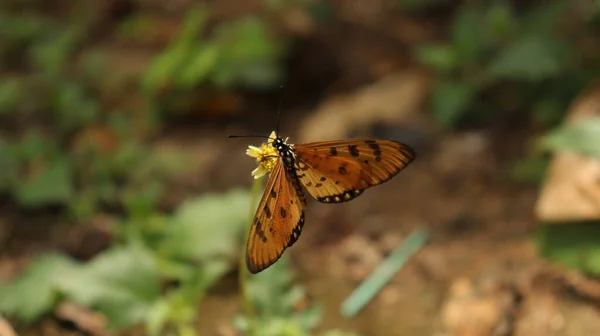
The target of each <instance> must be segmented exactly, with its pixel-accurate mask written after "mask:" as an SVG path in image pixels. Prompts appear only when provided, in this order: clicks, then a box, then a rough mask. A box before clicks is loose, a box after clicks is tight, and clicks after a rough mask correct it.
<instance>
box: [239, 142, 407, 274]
mask: <svg viewBox="0 0 600 336" xmlns="http://www.w3.org/2000/svg"><path fill="white" fill-rule="evenodd" d="M268 139H269V140H268V143H267V145H264V144H263V145H262V147H261V148H258V147H254V146H250V149H249V150H248V151H247V154H248V155H250V156H252V157H255V158H256V159H257V162H258V164H259V166H258V168H257V169H255V171H254V172H253V175H255V178H257V177H260V176H262V175H266V174H267V173H269V172H270V174H271V175H270V177H269V180H268V181H267V185H266V187H265V191H264V194H263V196H262V198H261V200H260V203H259V205H258V209H257V211H256V215H255V216H254V219H253V221H252V225H251V227H250V234H249V236H248V241H247V247H246V265H247V267H248V270H249V271H250V272H251V273H253V274H256V273H258V272H261V271H263V270H264V269H266V268H267V267H269V266H271V265H272V264H274V263H275V262H276V261H277V260H278V259H279V258H280V257H281V255H282V254H283V252H284V251H285V249H287V248H288V247H290V246H292V245H293V244H294V243H295V242H296V241H297V240H298V238H299V237H300V234H301V233H302V227H303V226H304V209H305V207H306V205H307V197H306V193H305V191H308V193H309V194H310V195H311V196H312V197H313V198H315V199H316V200H317V201H319V202H322V203H343V202H348V201H350V200H352V199H354V198H356V197H358V196H360V195H361V194H362V193H363V192H364V191H365V189H367V188H370V187H372V186H375V185H378V184H381V183H383V182H386V181H388V180H389V179H391V178H392V177H394V176H395V175H396V174H398V173H399V172H400V171H401V170H402V169H404V168H405V167H406V166H407V165H408V164H410V163H411V162H412V161H413V160H414V159H415V157H416V154H415V151H414V150H413V149H412V148H411V147H410V146H408V145H405V144H403V143H400V142H396V141H392V140H381V139H369V138H363V139H349V140H334V141H319V142H311V143H304V144H295V145H293V144H288V143H287V139H285V140H284V139H283V138H281V137H279V136H278V135H277V134H276V132H272V133H271V135H270V136H269V137H268Z"/></svg>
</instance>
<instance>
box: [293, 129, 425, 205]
mask: <svg viewBox="0 0 600 336" xmlns="http://www.w3.org/2000/svg"><path fill="white" fill-rule="evenodd" d="M294 152H295V154H296V169H297V174H298V178H299V180H300V182H301V183H302V184H303V185H304V187H305V188H306V189H307V190H308V192H309V193H310V194H311V195H312V196H313V197H314V198H315V199H317V200H318V201H320V202H323V203H341V202H347V201H349V200H352V199H354V198H355V197H357V196H359V195H360V194H362V192H363V191H364V190H365V189H367V188H369V187H372V186H375V185H378V184H381V183H383V182H385V181H387V180H389V179H391V178H392V177H394V176H395V175H396V174H398V173H399V172H400V171H401V170H402V169H403V168H404V167H406V166H407V165H408V164H409V163H410V162H412V161H413V160H414V159H415V156H416V155H415V152H414V150H413V149H412V148H410V147H409V146H407V145H404V144H402V143H399V142H396V141H391V140H376V139H350V140H339V141H321V142H313V143H307V144H297V145H294Z"/></svg>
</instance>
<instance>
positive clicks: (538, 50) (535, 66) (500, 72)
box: [488, 35, 569, 81]
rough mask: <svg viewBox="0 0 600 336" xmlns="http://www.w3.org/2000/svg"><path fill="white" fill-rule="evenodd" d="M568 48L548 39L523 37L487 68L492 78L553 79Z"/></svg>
mask: <svg viewBox="0 0 600 336" xmlns="http://www.w3.org/2000/svg"><path fill="white" fill-rule="evenodd" d="M568 48H569V47H568V46H567V45H566V44H565V43H564V42H563V41H561V40H559V39H557V38H554V37H550V36H537V35H536V36H526V37H523V38H521V39H519V40H517V41H515V42H514V43H513V44H512V45H510V46H508V47H507V48H506V49H505V50H504V51H503V52H502V53H501V54H500V55H498V57H496V58H495V59H494V60H493V61H492V63H491V64H490V66H489V68H488V74H489V75H490V76H492V77H495V78H508V79H518V80H529V81H539V80H542V79H545V78H548V77H552V76H556V75H557V74H558V73H559V72H560V71H561V70H562V64H563V63H564V60H565V59H566V56H567V55H568Z"/></svg>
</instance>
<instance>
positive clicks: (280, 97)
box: [275, 85, 283, 136]
mask: <svg viewBox="0 0 600 336" xmlns="http://www.w3.org/2000/svg"><path fill="white" fill-rule="evenodd" d="M279 90H281V93H280V96H279V106H278V107H277V127H275V134H277V136H279V120H280V119H281V105H283V85H281V86H280V87H279Z"/></svg>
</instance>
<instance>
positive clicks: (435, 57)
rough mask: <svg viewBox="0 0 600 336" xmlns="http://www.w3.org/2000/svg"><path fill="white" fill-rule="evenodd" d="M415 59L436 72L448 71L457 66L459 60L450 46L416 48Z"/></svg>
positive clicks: (439, 45)
mask: <svg viewBox="0 0 600 336" xmlns="http://www.w3.org/2000/svg"><path fill="white" fill-rule="evenodd" d="M416 57H417V58H418V59H419V61H421V62H422V63H423V64H425V65H428V66H431V67H434V68H435V69H436V70H438V71H450V70H453V69H455V68H456V67H457V66H458V65H459V64H458V63H459V61H460V60H459V58H458V57H457V55H456V52H455V50H454V48H453V46H452V45H450V44H423V45H420V46H418V47H417V51H416Z"/></svg>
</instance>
